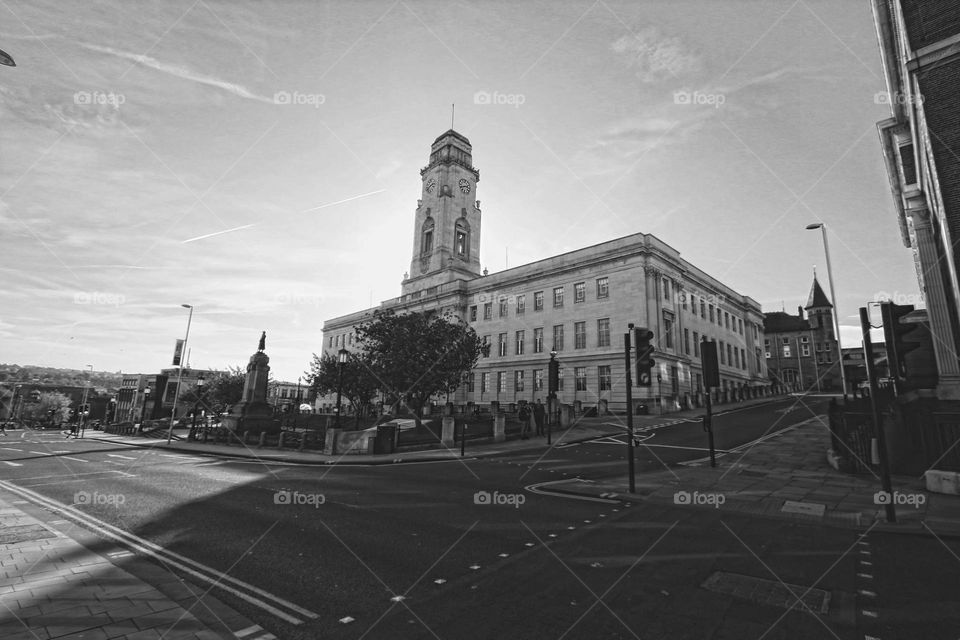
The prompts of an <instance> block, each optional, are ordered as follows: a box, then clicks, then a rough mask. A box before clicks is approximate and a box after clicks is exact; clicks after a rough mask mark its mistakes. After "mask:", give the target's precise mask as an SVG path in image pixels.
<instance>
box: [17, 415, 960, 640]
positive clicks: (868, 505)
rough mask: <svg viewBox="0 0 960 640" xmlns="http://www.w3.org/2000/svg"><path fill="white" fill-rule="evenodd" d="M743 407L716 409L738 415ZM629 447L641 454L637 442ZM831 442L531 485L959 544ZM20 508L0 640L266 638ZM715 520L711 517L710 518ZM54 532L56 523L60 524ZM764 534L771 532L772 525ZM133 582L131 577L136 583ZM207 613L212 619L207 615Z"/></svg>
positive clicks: (792, 431)
mask: <svg viewBox="0 0 960 640" xmlns="http://www.w3.org/2000/svg"><path fill="white" fill-rule="evenodd" d="M762 402H763V401H753V402H748V403H743V404H740V405H735V407H731V406H730V405H727V406H725V407H721V408H720V410H723V409H724V408H737V407H740V406H744V405H745V404H760V403H762ZM698 414H699V412H698V411H686V412H679V413H673V414H670V415H669V416H640V417H637V418H636V419H635V427H636V428H637V429H638V430H640V431H642V430H643V429H644V426H645V425H653V424H662V423H663V422H665V421H667V422H669V421H678V422H679V421H688V420H695V419H696V418H697V416H698ZM619 422H620V418H617V417H612V418H611V417H608V418H600V419H582V420H579V421H578V422H577V423H576V424H575V425H574V426H572V427H571V428H569V429H568V430H566V431H562V432H559V433H554V434H553V445H554V446H556V445H557V444H571V443H575V442H582V441H586V440H590V439H592V438H596V437H602V436H608V435H611V434H615V433H622V432H623V430H622V427H620V426H618V425H619ZM86 438H87V439H92V440H99V441H105V442H112V443H117V444H127V445H132V446H138V447H160V448H164V449H172V450H177V451H189V452H192V453H201V454H208V455H216V456H233V457H240V458H253V459H259V460H262V461H264V462H297V463H308V464H322V465H330V464H366V465H376V464H396V463H402V462H429V461H440V460H447V459H453V458H459V457H460V449H459V447H455V448H449V449H447V448H441V449H431V450H426V451H410V452H401V453H394V454H385V455H341V456H328V455H324V454H322V453H317V452H299V451H287V450H282V451H281V450H276V449H268V448H262V449H261V448H256V447H251V446H241V445H224V444H201V443H196V442H188V441H185V440H174V441H172V442H171V443H169V444H168V443H167V442H166V439H164V438H144V437H137V436H115V435H111V434H103V433H99V432H93V433H90V432H87V435H86ZM467 444H468V449H467V457H485V456H497V455H504V454H509V453H518V452H524V451H531V450H543V449H544V448H545V447H546V446H547V444H546V440H545V439H544V438H535V437H534V438H531V439H529V440H520V439H508V440H507V441H505V442H500V443H493V442H487V443H477V442H469V441H468V443H467ZM639 446H643V443H642V442H641V443H640V445H639ZM829 447H830V435H829V429H828V427H827V417H826V416H825V415H821V416H816V417H813V418H810V419H808V420H805V421H803V422H800V423H798V424H796V425H793V426H791V427H788V428H785V429H781V430H779V431H777V432H775V433H772V434H769V435H768V436H765V437H764V438H761V439H760V440H758V441H756V442H754V443H752V444H750V445H749V446H744V447H739V448H737V449H734V450H731V451H729V452H721V453H718V456H717V464H716V467H712V466H711V465H710V461H709V459H708V458H704V459H700V460H693V461H690V462H686V463H683V464H681V465H678V466H672V467H669V468H665V469H663V470H662V471H659V472H652V473H650V472H648V473H644V474H641V475H640V476H639V477H637V478H636V482H635V492H630V490H629V478H628V476H627V475H626V474H624V475H623V476H619V477H612V478H608V479H604V480H602V481H590V480H586V479H582V478H570V479H565V480H559V481H554V482H550V483H546V484H549V487H547V486H543V485H541V486H539V487H538V491H540V492H545V493H556V494H561V495H562V494H568V495H575V496H578V497H581V498H587V499H594V500H601V501H608V500H609V501H611V502H612V501H618V500H630V501H644V502H650V503H660V504H672V505H680V506H684V505H685V506H688V507H689V508H691V509H710V510H719V512H720V513H723V512H736V513H740V514H749V515H753V516H756V517H758V518H760V519H763V518H773V519H777V520H782V519H794V520H799V521H803V522H805V523H808V524H815V523H821V524H823V525H825V526H833V527H844V528H850V529H854V530H857V531H861V532H869V531H887V532H898V533H904V534H923V535H926V536H930V535H931V534H932V535H933V536H935V537H937V538H940V537H950V538H953V537H960V496H950V495H941V494H934V493H929V492H927V491H925V490H924V487H923V480H922V478H913V477H904V476H894V477H893V479H892V484H893V489H894V491H893V500H894V501H895V502H897V503H898V504H896V522H887V520H886V511H885V507H884V505H883V503H882V497H878V496H877V492H878V491H879V490H880V479H879V477H876V476H874V475H869V474H867V475H851V474H846V473H841V472H839V471H836V470H834V469H833V468H832V467H830V465H829V464H828V462H827V456H826V453H827V450H828V448H829ZM19 504H25V503H24V502H23V501H19V500H15V499H14V498H7V499H5V498H4V496H3V495H0V568H2V575H0V607H2V608H0V637H3V638H5V639H17V638H31V639H40V640H47V639H48V638H159V637H163V638H167V639H171V640H173V639H179V638H241V639H242V640H270V639H272V638H273V636H272V635H270V634H268V633H266V632H265V631H264V630H263V629H262V628H260V627H258V626H257V625H255V624H253V623H252V622H250V621H249V620H246V619H244V618H242V617H241V616H239V614H237V613H236V612H234V611H232V610H230V609H228V608H227V607H226V606H224V605H222V604H218V603H217V602H216V601H213V602H214V605H213V606H212V608H211V607H210V606H208V604H207V602H208V600H209V597H208V596H206V594H204V596H205V599H204V601H203V602H204V606H203V607H202V608H203V610H204V615H203V616H202V617H204V618H205V619H201V616H199V615H198V613H199V612H198V611H197V607H196V599H197V598H198V597H199V595H198V592H199V589H197V588H196V587H192V586H191V585H189V584H188V583H186V582H183V581H182V580H180V579H179V578H177V577H176V576H174V575H173V574H172V573H169V572H167V571H165V570H163V569H161V568H159V567H155V571H156V572H157V574H156V576H155V578H156V579H151V580H150V584H148V583H147V582H145V581H143V580H141V579H140V578H138V577H135V576H134V575H132V574H131V573H129V572H127V571H125V570H124V569H123V568H121V566H120V564H121V563H122V561H123V558H119V557H115V556H112V555H111V554H110V552H109V551H108V550H103V551H104V552H103V553H100V552H99V551H97V550H94V549H96V548H97V546H96V545H94V544H90V543H89V542H88V543H87V544H82V543H81V542H79V541H77V540H75V539H74V537H79V536H73V537H71V536H72V534H68V533H64V531H63V530H61V528H58V527H57V526H54V523H56V522H58V521H52V522H51V521H48V522H43V521H41V520H39V519H38V518H36V517H33V516H31V515H28V514H27V513H26V512H25V511H23V510H22V509H21V508H20V507H19V506H18V505H19ZM717 512H718V511H711V513H714V514H716V513H717ZM59 522H60V523H63V522H64V521H59ZM772 526H773V525H772ZM140 575H142V574H140ZM214 609H215V610H216V611H215V615H213V616H211V615H210V614H209V612H210V611H213V610H214Z"/></svg>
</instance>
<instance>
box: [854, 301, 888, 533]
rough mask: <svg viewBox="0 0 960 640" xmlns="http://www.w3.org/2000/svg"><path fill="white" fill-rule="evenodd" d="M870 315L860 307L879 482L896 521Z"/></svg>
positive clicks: (886, 505)
mask: <svg viewBox="0 0 960 640" xmlns="http://www.w3.org/2000/svg"><path fill="white" fill-rule="evenodd" d="M870 326H871V325H870V317H869V315H868V313H867V308H866V307H860V330H861V331H862V332H863V357H864V359H865V360H866V365H867V380H869V381H870V412H871V413H872V414H873V433H874V436H875V437H876V439H877V448H878V449H879V450H880V452H879V453H880V484H881V486H882V487H883V490H884V492H886V494H887V502H886V504H885V505H884V509H885V510H886V512H887V522H896V521H897V513H896V509H895V508H894V506H893V487H892V486H891V483H890V462H889V460H888V459H887V436H886V433H884V431H883V423H881V421H880V408H879V406H878V405H877V391H878V389H877V387H878V385H877V370H876V367H875V366H874V363H873V342H872V341H871V340H870Z"/></svg>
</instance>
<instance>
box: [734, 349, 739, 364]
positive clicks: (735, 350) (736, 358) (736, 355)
mask: <svg viewBox="0 0 960 640" xmlns="http://www.w3.org/2000/svg"><path fill="white" fill-rule="evenodd" d="M733 366H735V367H736V368H737V369H739V368H740V352H739V351H738V350H737V349H736V348H734V350H733Z"/></svg>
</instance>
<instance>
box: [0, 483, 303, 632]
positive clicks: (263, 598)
mask: <svg viewBox="0 0 960 640" xmlns="http://www.w3.org/2000/svg"><path fill="white" fill-rule="evenodd" d="M0 489H5V490H7V491H9V492H10V493H13V494H14V495H17V496H20V497H21V498H23V499H24V500H29V501H30V502H33V503H34V504H38V505H40V506H42V507H45V508H47V509H49V510H51V511H53V512H55V513H59V514H61V515H62V516H64V517H66V518H69V519H71V520H73V521H74V522H76V523H78V524H79V525H81V526H83V527H86V528H87V529H90V530H92V531H94V532H96V533H99V534H100V535H102V536H104V537H106V538H109V539H111V540H114V541H115V542H117V543H119V544H120V545H122V546H124V547H126V548H127V549H129V550H131V551H134V552H138V553H141V554H143V555H146V556H149V557H151V558H154V559H156V560H158V561H159V562H161V563H162V564H163V565H165V566H169V567H175V568H177V569H179V570H180V571H183V572H184V573H186V574H189V575H190V576H192V577H194V578H196V579H197V580H199V581H201V582H204V583H206V584H209V585H210V586H211V587H217V588H219V589H223V590H224V591H226V592H228V593H231V594H233V595H235V596H236V597H238V598H240V599H241V600H243V601H245V602H247V603H249V604H252V605H254V606H256V607H259V608H260V609H263V610H264V611H267V612H269V613H271V614H273V615H275V616H276V617H278V618H280V619H281V620H285V621H286V622H288V623H290V624H303V622H304V618H309V619H314V618H318V617H319V614H316V613H314V612H312V611H309V610H307V609H304V608H302V607H300V606H298V605H296V604H294V603H292V602H289V601H287V600H283V599H282V598H279V597H277V596H275V595H273V594H271V593H268V592H267V591H264V590H263V589H260V588H258V587H255V586H253V585H252V584H249V583H247V582H243V581H242V580H237V579H236V578H234V577H232V576H229V575H227V574H225V573H223V572H221V571H217V570H216V569H214V568H212V567H208V566H206V565H204V564H200V563H199V562H196V561H194V560H191V559H190V558H187V557H186V556H182V555H180V554H178V553H175V552H173V551H170V550H168V549H164V548H163V547H161V546H159V545H156V544H154V543H152V542H150V541H149V540H144V539H143V538H140V537H138V536H135V535H133V534H132V533H130V532H128V531H124V530H123V529H119V528H117V527H115V526H113V525H111V524H108V523H106V522H103V521H102V520H98V519H97V518H94V517H93V516H91V515H89V514H86V513H84V512H82V511H80V510H79V509H75V508H74V507H72V506H70V505H66V504H63V503H62V502H57V501H56V500H53V499H51V498H48V497H46V496H44V495H41V494H39V493H37V492H36V491H31V490H30V489H25V488H23V487H20V486H17V485H15V484H12V483H10V482H7V481H6V480H0Z"/></svg>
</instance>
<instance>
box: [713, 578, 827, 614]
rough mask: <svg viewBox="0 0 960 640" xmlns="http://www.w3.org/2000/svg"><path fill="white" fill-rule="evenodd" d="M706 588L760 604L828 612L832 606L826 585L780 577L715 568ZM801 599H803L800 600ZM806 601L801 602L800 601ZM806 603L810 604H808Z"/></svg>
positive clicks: (822, 612)
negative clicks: (812, 586) (806, 584)
mask: <svg viewBox="0 0 960 640" xmlns="http://www.w3.org/2000/svg"><path fill="white" fill-rule="evenodd" d="M700 586H701V587H703V588H704V589H709V590H710V591H716V592H717V593H725V594H727V595H731V596H734V597H735V598H744V599H745V600H750V601H751V602H756V603H758V604H766V605H770V606H773V607H780V608H781V609H798V610H800V611H807V610H808V608H809V610H810V611H813V612H814V613H821V614H825V613H827V610H828V609H829V608H830V592H829V591H824V590H823V589H810V588H809V587H802V586H800V585H795V584H787V585H786V586H784V585H783V583H781V582H778V581H776V580H766V579H764V578H755V577H753V576H745V575H741V574H739V573H728V572H726V571H715V572H714V573H713V574H712V575H711V576H710V577H709V578H707V579H706V580H705V581H704V582H703V584H702V585H700ZM798 599H799V600H798ZM801 600H802V601H803V604H800V601H801ZM804 605H806V606H804Z"/></svg>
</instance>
